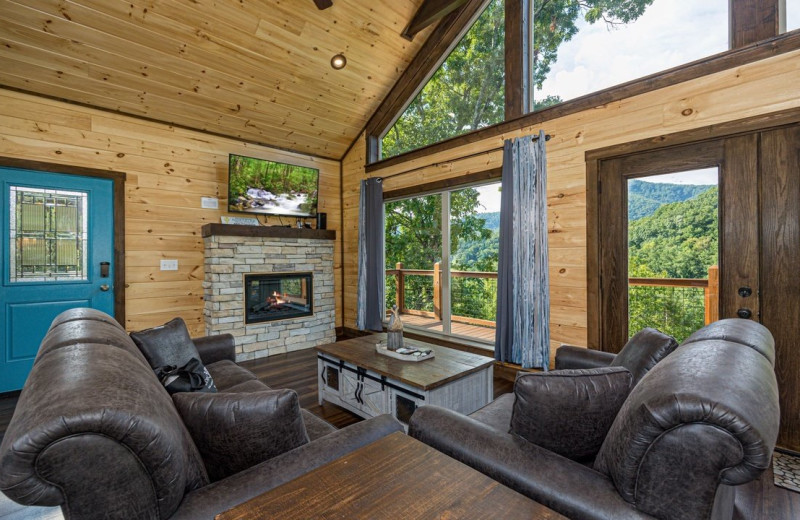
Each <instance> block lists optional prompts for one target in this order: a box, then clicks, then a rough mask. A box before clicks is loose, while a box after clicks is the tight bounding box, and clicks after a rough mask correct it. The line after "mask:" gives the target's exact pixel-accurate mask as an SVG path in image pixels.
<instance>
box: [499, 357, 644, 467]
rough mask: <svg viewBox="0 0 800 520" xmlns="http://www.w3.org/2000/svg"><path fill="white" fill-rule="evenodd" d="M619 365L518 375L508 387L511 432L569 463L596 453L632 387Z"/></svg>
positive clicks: (625, 372) (625, 370)
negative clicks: (511, 404) (511, 394)
mask: <svg viewBox="0 0 800 520" xmlns="http://www.w3.org/2000/svg"><path fill="white" fill-rule="evenodd" d="M631 381H632V378H631V374H630V372H628V370H627V369H625V368H623V367H603V368H591V369H575V370H555V371H553V372H534V373H527V374H520V375H519V377H517V381H516V382H515V383H514V407H513V410H512V413H511V433H514V434H516V435H519V436H520V437H522V438H524V439H526V440H527V441H529V442H532V443H533V444H536V445H538V446H541V447H542V448H545V449H548V450H550V451H553V452H555V453H558V454H560V455H563V456H564V457H567V458H570V459H572V460H577V461H583V460H587V459H591V458H592V457H594V456H595V455H597V452H598V451H599V450H600V446H602V445H603V440H604V439H605V437H606V434H607V433H608V429H609V428H611V424H612V423H613V422H614V418H615V417H616V416H617V412H619V409H620V407H621V406H622V403H624V402H625V399H627V397H628V393H629V392H630V389H631V388H632V384H631Z"/></svg>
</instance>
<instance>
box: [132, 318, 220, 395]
mask: <svg viewBox="0 0 800 520" xmlns="http://www.w3.org/2000/svg"><path fill="white" fill-rule="evenodd" d="M131 339H133V342H134V343H136V346H137V347H139V350H141V351H142V354H144V357H145V358H146V359H147V362H148V363H150V366H151V367H152V368H153V369H154V370H156V372H157V373H159V374H160V373H165V372H170V371H172V370H171V369H174V368H178V369H180V368H182V367H187V365H188V364H189V363H190V362H191V361H192V360H196V363H194V362H193V364H192V367H193V368H194V371H195V372H197V373H198V374H200V375H201V376H202V381H201V383H200V384H202V385H203V388H202V389H201V390H202V391H204V392H216V391H217V388H216V386H215V383H214V378H213V376H212V375H211V374H210V373H209V371H208V369H207V368H206V367H205V365H203V362H202V361H200V353H199V352H198V351H197V347H195V345H194V342H193V341H192V338H191V336H189V330H188V329H187V328H186V323H185V322H184V321H183V319H182V318H175V319H173V320H170V321H168V322H167V323H165V324H164V325H160V326H158V327H153V328H152V329H145V330H140V331H138V332H131ZM162 383H164V384H165V386H166V382H165V381H162Z"/></svg>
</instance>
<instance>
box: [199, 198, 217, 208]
mask: <svg viewBox="0 0 800 520" xmlns="http://www.w3.org/2000/svg"><path fill="white" fill-rule="evenodd" d="M200 207H201V208H203V209H219V199H218V198H216V197H201V198H200Z"/></svg>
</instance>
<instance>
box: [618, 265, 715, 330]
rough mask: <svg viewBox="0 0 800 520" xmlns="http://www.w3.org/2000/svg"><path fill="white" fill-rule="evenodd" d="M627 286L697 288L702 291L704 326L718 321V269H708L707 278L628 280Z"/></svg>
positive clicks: (712, 267)
mask: <svg viewBox="0 0 800 520" xmlns="http://www.w3.org/2000/svg"><path fill="white" fill-rule="evenodd" d="M628 285H636V286H649V287H687V288H688V287H698V288H702V289H703V300H704V307H705V324H706V325H708V324H709V323H712V322H714V321H717V320H718V319H719V268H718V267H717V266H716V265H712V266H711V267H709V268H708V278H706V279H703V278H628Z"/></svg>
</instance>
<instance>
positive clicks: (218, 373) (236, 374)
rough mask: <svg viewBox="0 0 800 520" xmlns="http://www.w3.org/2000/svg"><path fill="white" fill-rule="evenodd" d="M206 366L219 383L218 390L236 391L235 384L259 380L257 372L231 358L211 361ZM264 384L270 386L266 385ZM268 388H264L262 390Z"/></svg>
mask: <svg viewBox="0 0 800 520" xmlns="http://www.w3.org/2000/svg"><path fill="white" fill-rule="evenodd" d="M206 368H207V369H208V371H209V373H210V374H211V377H213V378H214V384H216V385H217V390H219V391H220V392H228V391H236V390H233V387H234V386H237V385H240V384H242V383H246V382H248V381H256V380H257V378H256V376H255V374H253V373H252V372H250V371H249V370H247V369H246V368H242V367H240V366H239V365H237V364H236V363H234V362H233V361H231V360H229V359H223V360H222V361H217V362H215V363H209V364H208V365H207V366H206ZM261 384H263V383H261ZM264 386H265V387H266V388H269V387H267V386H266V385H264ZM266 388H262V389H261V390H264V389H266ZM246 391H249V390H246Z"/></svg>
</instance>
